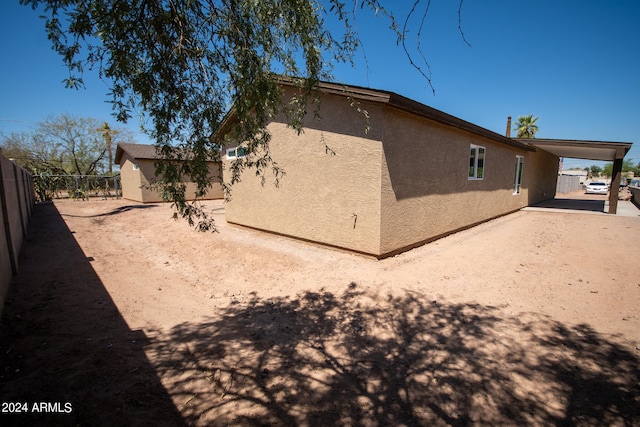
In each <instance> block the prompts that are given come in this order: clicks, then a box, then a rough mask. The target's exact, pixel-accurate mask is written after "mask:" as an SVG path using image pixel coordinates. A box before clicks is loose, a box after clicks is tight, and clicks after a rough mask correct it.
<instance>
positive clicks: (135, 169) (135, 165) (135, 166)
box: [133, 163, 140, 171]
mask: <svg viewBox="0 0 640 427" xmlns="http://www.w3.org/2000/svg"><path fill="white" fill-rule="evenodd" d="M138 169H140V165H138V164H137V163H134V164H133V170H134V171H137V170H138Z"/></svg>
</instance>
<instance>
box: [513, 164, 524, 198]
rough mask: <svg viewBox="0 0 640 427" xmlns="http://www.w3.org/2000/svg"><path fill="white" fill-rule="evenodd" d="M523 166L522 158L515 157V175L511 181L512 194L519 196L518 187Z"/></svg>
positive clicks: (520, 182) (520, 183)
mask: <svg viewBox="0 0 640 427" xmlns="http://www.w3.org/2000/svg"><path fill="white" fill-rule="evenodd" d="M523 166H524V157H522V156H516V173H515V177H514V179H513V194H520V186H521V185H522V167H523Z"/></svg>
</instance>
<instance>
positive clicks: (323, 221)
mask: <svg viewBox="0 0 640 427" xmlns="http://www.w3.org/2000/svg"><path fill="white" fill-rule="evenodd" d="M370 107H371V111H369V113H370V114H373V115H374V116H375V115H377V114H380V112H381V110H380V109H379V108H378V112H376V111H375V108H374V107H372V106H370ZM321 114H322V116H323V120H322V121H321V122H319V123H318V122H313V121H309V122H307V123H305V130H304V133H302V134H301V135H298V134H297V133H296V132H295V131H293V130H292V129H289V128H287V127H286V125H285V124H284V121H283V120H282V118H280V119H278V121H275V122H272V123H271V124H270V125H269V126H268V129H269V131H270V132H271V134H272V138H271V143H270V149H271V156H272V159H273V160H274V161H275V162H277V163H278V164H279V165H281V166H282V168H283V169H284V171H285V173H286V175H285V176H284V177H283V178H282V179H281V180H280V183H279V186H278V187H277V188H276V187H275V186H274V184H273V182H271V181H270V180H267V182H266V183H265V185H264V186H262V185H261V184H260V180H259V179H258V178H257V177H255V173H254V172H253V171H250V170H245V171H244V173H243V177H242V181H241V182H240V183H237V184H234V186H233V188H232V193H231V200H230V201H229V202H228V203H227V206H226V209H225V216H226V219H227V221H228V222H231V223H235V224H241V225H246V226H250V227H254V228H258V229H262V230H267V231H271V232H275V233H280V234H284V235H288V236H293V237H297V238H301V239H305V240H311V241H315V242H320V243H324V244H328V245H332V246H337V247H342V248H348V249H351V250H354V251H359V252H364V253H369V254H376V253H377V251H378V248H379V246H380V242H379V240H380V164H381V158H382V147H381V144H380V142H379V141H376V140H375V139H374V135H375V134H376V132H375V130H372V131H371V132H370V133H369V134H366V135H365V132H364V130H365V122H364V120H363V117H362V116H361V115H360V114H359V113H358V112H357V111H356V110H355V109H354V108H352V107H349V105H348V103H347V101H346V100H345V99H344V98H340V99H339V100H338V102H335V103H332V104H331V105H329V104H328V102H327V101H323V104H322V112H321ZM328 124H330V125H331V129H327V128H325V127H326V126H327V125H328ZM228 166H229V162H228V161H227V162H226V167H225V170H228Z"/></svg>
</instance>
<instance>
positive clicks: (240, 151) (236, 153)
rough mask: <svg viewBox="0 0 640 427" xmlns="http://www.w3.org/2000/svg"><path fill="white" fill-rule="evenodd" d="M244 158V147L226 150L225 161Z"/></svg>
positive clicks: (245, 154)
mask: <svg viewBox="0 0 640 427" xmlns="http://www.w3.org/2000/svg"><path fill="white" fill-rule="evenodd" d="M246 156H247V149H246V148H245V147H232V148H227V160H231V159H238V158H242V157H246Z"/></svg>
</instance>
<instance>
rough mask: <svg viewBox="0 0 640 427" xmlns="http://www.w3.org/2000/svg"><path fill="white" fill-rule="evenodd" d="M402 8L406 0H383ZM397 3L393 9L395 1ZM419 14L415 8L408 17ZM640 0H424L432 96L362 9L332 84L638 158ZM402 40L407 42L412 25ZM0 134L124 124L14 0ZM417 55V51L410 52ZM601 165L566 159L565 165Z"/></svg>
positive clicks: (1, 84) (5, 14) (5, 46)
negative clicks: (76, 78) (357, 43)
mask: <svg viewBox="0 0 640 427" xmlns="http://www.w3.org/2000/svg"><path fill="white" fill-rule="evenodd" d="M385 3H388V4H394V5H395V6H394V7H398V9H396V12H397V13H398V15H403V13H402V12H403V10H402V7H403V6H402V5H405V4H406V6H405V10H404V11H405V12H406V11H408V6H409V5H411V4H413V1H406V2H402V1H394V2H391V1H387V2H385ZM398 5H400V6H398ZM416 19H419V16H418V17H417V18H416ZM639 21H640V2H639V1H637V0H608V1H604V0H563V1H557V0H539V1H536V2H525V1H520V0H465V1H464V3H463V7H462V29H463V31H464V35H465V37H466V39H467V41H468V42H469V43H470V45H471V47H469V46H468V45H467V44H466V43H465V42H464V41H463V40H462V37H461V35H460V33H459V31H458V1H454V0H431V8H430V10H429V14H428V16H427V20H426V25H425V29H424V31H423V35H422V48H423V51H424V52H425V54H426V56H427V59H428V61H429V65H430V67H431V72H432V75H431V77H432V81H433V86H434V89H435V94H434V93H433V92H432V90H431V89H430V88H429V87H428V85H427V82H426V81H425V79H424V78H423V77H422V76H421V75H420V74H419V73H418V72H417V71H416V70H415V69H413V68H412V67H411V65H410V64H409V62H408V61H407V59H406V57H405V54H404V52H403V51H402V49H401V48H399V47H398V46H396V43H395V41H396V39H395V36H394V35H393V34H392V33H391V32H390V31H386V22H385V21H384V20H383V19H380V18H373V17H372V16H371V14H368V13H366V12H363V11H361V12H360V13H359V15H358V29H359V31H360V35H361V38H362V41H363V43H364V51H365V53H366V58H367V62H368V67H367V66H366V64H365V61H364V56H363V55H362V54H359V55H358V56H357V57H356V62H357V67H356V68H355V69H352V68H350V67H348V66H344V65H340V66H338V67H337V68H336V69H335V71H334V76H335V78H336V80H338V81H340V82H344V83H347V84H354V85H361V86H370V87H373V88H376V89H384V90H390V91H393V92H396V93H399V94H401V95H404V96H407V97H409V98H412V99H415V100H417V101H419V102H422V103H424V104H427V105H429V106H431V107H434V108H437V109H439V110H442V111H444V112H446V113H449V114H452V115H454V116H457V117H459V118H461V119H464V120H467V121H469V122H472V123H475V124H477V125H479V126H482V127H484V128H487V129H490V130H492V131H494V132H498V133H500V134H503V133H504V132H505V128H506V120H507V116H512V117H513V119H514V121H515V119H516V118H517V116H520V115H526V114H534V115H536V116H539V117H540V119H539V120H538V125H539V128H540V130H539V132H538V134H537V137H539V138H566V139H587V140H602V141H624V142H633V143H634V147H633V148H632V149H631V151H630V153H629V154H627V159H628V158H632V159H633V160H634V163H638V162H640V25H638V24H637V23H638V22H639ZM411 28H412V29H413V30H412V32H411V33H409V39H408V44H409V45H410V46H415V36H416V31H417V22H414V23H413V25H412V26H411ZM0 52H1V56H0V58H2V66H1V67H0V93H1V94H2V102H1V103H0V132H1V133H3V134H7V133H11V132H21V131H28V130H30V129H32V128H33V126H34V124H35V123H36V122H39V121H42V120H44V119H46V117H47V116H50V115H56V114H59V113H65V112H66V113H70V114H74V115H80V116H85V117H95V118H97V119H100V120H106V121H109V122H110V123H111V125H112V127H127V128H129V129H131V130H132V131H133V132H134V136H135V137H136V140H137V142H140V143H148V142H149V141H148V139H146V137H145V136H144V135H143V134H142V133H140V132H139V123H137V121H136V119H132V120H131V121H130V123H129V124H127V125H126V126H125V125H122V124H119V123H117V122H116V121H115V119H114V118H113V117H112V116H111V106H110V104H108V103H107V102H105V101H106V100H107V99H108V96H107V92H108V90H109V89H108V85H107V84H106V83H105V82H102V81H100V80H99V79H98V78H97V76H96V75H91V76H86V79H85V80H86V83H87V88H86V89H84V90H79V91H78V90H70V89H65V88H64V85H63V84H62V80H63V79H64V78H65V76H66V75H67V71H66V69H65V67H64V66H63V65H62V62H61V60H60V58H59V57H58V56H57V54H55V53H54V52H53V51H52V50H51V49H50V47H49V42H48V40H47V38H46V35H45V33H44V29H43V21H42V20H40V19H39V18H38V13H37V12H34V11H32V10H31V9H30V8H28V7H25V6H20V5H19V4H18V0H5V1H3V2H2V5H0ZM416 59H419V58H418V57H416ZM591 164H602V163H601V162H594V161H592V160H583V161H580V160H572V159H566V160H565V168H569V167H575V166H579V167H583V166H589V165H591Z"/></svg>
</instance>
